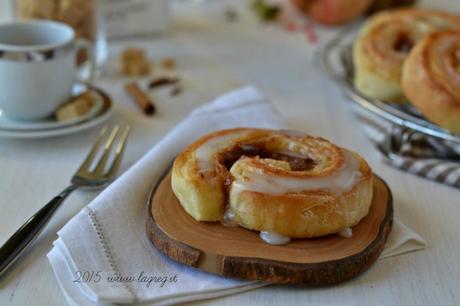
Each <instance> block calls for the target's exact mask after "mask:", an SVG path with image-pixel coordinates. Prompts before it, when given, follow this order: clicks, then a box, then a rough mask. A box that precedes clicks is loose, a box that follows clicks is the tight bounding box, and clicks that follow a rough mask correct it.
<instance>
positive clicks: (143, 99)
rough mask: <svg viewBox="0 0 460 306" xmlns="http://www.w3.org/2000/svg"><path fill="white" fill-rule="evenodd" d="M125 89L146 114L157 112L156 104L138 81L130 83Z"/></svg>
mask: <svg viewBox="0 0 460 306" xmlns="http://www.w3.org/2000/svg"><path fill="white" fill-rule="evenodd" d="M125 89H126V91H127V92H128V93H129V95H130V96H131V97H132V98H133V100H134V101H135V102H136V104H137V105H139V107H140V108H141V109H142V111H143V112H144V113H145V114H146V115H153V114H154V113H155V105H154V104H153V102H152V101H151V100H150V98H149V97H148V96H147V94H146V93H145V92H144V91H143V90H142V89H141V88H140V87H139V85H137V83H128V84H126V85H125Z"/></svg>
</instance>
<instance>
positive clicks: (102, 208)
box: [48, 87, 425, 305]
mask: <svg viewBox="0 0 460 306" xmlns="http://www.w3.org/2000/svg"><path fill="white" fill-rule="evenodd" d="M236 126H251V127H266V128H283V127H286V126H285V125H284V123H283V121H282V119H281V117H280V116H279V114H277V112H276V111H275V110H274V109H273V107H272V106H271V104H270V103H268V101H267V100H266V99H265V98H264V97H263V96H262V95H261V94H260V93H259V92H258V91H257V90H255V89H254V88H252V87H245V88H241V89H238V90H234V91H232V92H230V93H228V94H226V95H224V96H222V97H220V98H217V99H216V100H215V101H213V102H212V103H209V104H207V105H204V106H202V107H200V108H198V109H197V110H195V111H194V112H192V113H191V114H190V115H189V116H188V117H187V118H186V119H185V120H184V121H183V122H182V123H180V124H179V125H178V126H177V127H175V128H174V129H173V130H172V131H171V132H170V133H169V134H168V135H167V136H165V137H164V138H163V139H162V140H161V141H160V142H159V143H158V144H157V145H156V146H154V147H153V148H152V149H151V150H150V152H148V153H147V154H146V155H145V156H144V157H143V158H142V159H141V160H139V161H138V162H137V163H136V164H135V165H134V166H133V167H132V168H131V169H130V170H128V171H127V172H126V173H125V174H123V175H122V176H121V177H120V178H119V179H117V180H116V181H115V182H114V183H112V184H111V185H110V186H109V187H108V188H107V189H106V190H104V191H103V192H102V193H101V194H100V195H99V196H98V197H97V198H96V199H95V200H94V201H93V202H91V203H90V204H89V205H88V206H87V207H85V208H84V209H83V210H82V211H80V212H79V213H78V214H77V215H76V216H75V217H74V218H72V219H71V220H70V221H69V222H68V223H67V224H66V225H65V226H64V227H63V228H62V229H61V230H60V231H59V232H58V235H59V238H58V239H57V240H56V241H55V242H54V247H53V248H52V250H51V251H50V252H49V254H48V258H49V260H50V263H51V265H52V267H53V270H54V273H55V275H56V278H57V280H58V282H59V285H60V286H61V289H62V290H63V292H64V295H65V296H66V298H67V300H68V302H69V304H71V305H104V304H110V303H133V302H142V303H154V304H155V305H169V304H175V303H181V302H188V301H193V300H200V299H205V298H211V297H218V296H223V295H228V294H233V293H237V292H241V291H245V290H249V289H252V288H257V287H260V286H264V285H266V283H263V282H252V281H242V280H237V279H229V278H223V277H220V276H216V275H211V274H208V273H205V272H201V271H199V270H196V269H193V268H189V267H186V266H184V265H181V264H178V263H176V262H174V261H172V260H170V259H168V258H167V257H165V256H164V255H162V254H161V253H159V252H158V251H157V250H156V249H155V248H154V247H153V246H152V245H151V244H150V242H149V241H148V240H147V237H146V233H145V221H146V216H147V214H146V205H147V197H148V194H149V191H150V189H151V187H152V185H153V184H154V183H155V181H156V180H157V179H158V178H159V177H160V176H161V174H162V173H163V172H164V171H165V169H166V168H167V167H168V166H169V165H170V163H171V162H172V159H173V158H174V157H175V156H176V155H177V154H178V153H179V152H180V151H181V150H182V149H183V148H184V147H185V146H186V145H187V144H189V143H191V142H193V141H194V140H195V139H196V138H197V137H199V136H201V135H203V134H206V133H208V132H210V131H213V130H218V129H224V128H231V127H236ZM424 245H425V242H424V240H423V238H421V237H420V236H419V235H417V234H416V233H414V232H413V231H412V230H410V229H409V228H407V227H406V226H404V225H403V224H401V223H400V222H397V221H396V222H395V223H394V227H393V231H392V233H391V236H390V239H389V241H388V243H387V245H386V248H385V250H384V253H383V255H382V256H381V257H385V256H394V255H397V254H401V253H404V252H409V251H414V250H418V249H421V248H423V247H424ZM370 273H372V272H370ZM143 276H144V277H145V278H142V277H143ZM149 280H151V282H150V283H149Z"/></svg>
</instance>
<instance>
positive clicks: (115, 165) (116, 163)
mask: <svg viewBox="0 0 460 306" xmlns="http://www.w3.org/2000/svg"><path fill="white" fill-rule="evenodd" d="M130 129H131V127H130V126H129V125H128V126H126V127H125V129H124V130H123V134H122V135H121V139H120V141H119V142H118V146H117V149H116V151H115V158H114V159H113V162H112V165H110V168H109V171H108V172H107V178H108V179H112V178H113V176H114V175H115V173H116V171H117V169H118V166H119V165H120V161H121V157H122V156H123V152H124V150H125V147H126V140H127V139H128V135H129V130H130Z"/></svg>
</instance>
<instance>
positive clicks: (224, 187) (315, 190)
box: [171, 128, 373, 238]
mask: <svg viewBox="0 0 460 306" xmlns="http://www.w3.org/2000/svg"><path fill="white" fill-rule="evenodd" d="M372 177H373V175H372V171H371V169H370V168H369V166H368V164H367V163H366V161H365V160H364V159H363V158H362V157H360V156H359V155H358V154H356V153H354V152H351V151H349V150H346V149H343V148H341V147H338V146H336V145H334V144H332V143H330V142H329V141H327V140H325V139H322V138H316V137H312V136H308V135H305V134H303V133H299V132H292V131H275V130H266V129H250V128H238V129H230V130H222V131H218V132H214V133H211V134H209V135H206V136H204V137H202V138H201V139H199V140H198V141H196V142H195V143H193V144H192V145H190V146H189V147H188V148H186V149H185V150H184V151H183V152H182V153H181V154H180V155H179V156H178V157H177V158H176V160H175V161H174V164H173V169H172V181H171V184H172V189H173V192H174V194H175V195H176V197H177V198H178V200H179V202H180V204H181V205H182V207H183V208H184V209H185V211H186V212H187V213H188V214H189V215H191V216H192V217H193V218H194V219H195V220H197V221H223V222H229V221H231V222H233V223H235V224H237V225H239V226H242V227H245V228H247V229H250V230H255V231H262V232H263V233H265V234H267V233H268V234H269V235H271V237H278V236H280V237H291V238H310V237H319V236H324V235H328V234H333V233H338V232H341V231H343V230H347V229H348V228H349V227H352V226H354V225H356V224H357V223H358V222H359V221H360V220H361V219H362V218H364V217H365V216H366V215H367V214H368V211H369V207H370V205H371V201H372ZM229 219H230V220H229ZM277 235H278V236H277Z"/></svg>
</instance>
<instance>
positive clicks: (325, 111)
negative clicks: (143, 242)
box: [0, 0, 460, 306]
mask: <svg viewBox="0 0 460 306" xmlns="http://www.w3.org/2000/svg"><path fill="white" fill-rule="evenodd" d="M1 2H4V3H3V8H4V7H5V6H4V5H5V4H6V2H7V1H6V0H0V3H1ZM427 2H428V1H424V2H423V3H422V4H423V5H426V3H427ZM226 3H232V5H233V6H236V5H237V4H238V5H243V7H244V6H247V3H248V1H227V2H226ZM455 4H457V5H458V1H457V0H452V1H437V2H436V3H434V1H433V3H432V4H431V6H437V7H441V8H447V9H452V8H455ZM428 5H430V4H428ZM185 6H187V9H185V10H184V7H185ZM223 7H225V1H218V0H214V1H208V2H207V3H205V4H193V5H192V4H182V9H180V10H179V11H178V12H177V15H176V25H175V27H174V29H173V31H172V32H171V33H170V35H167V36H164V37H160V38H155V39H147V38H146V39H142V40H141V39H137V40H134V41H123V42H117V43H113V44H112V45H111V54H112V55H113V56H116V54H117V53H118V52H119V49H120V48H121V47H122V46H126V45H130V46H132V45H140V46H143V47H145V48H147V49H148V50H149V54H150V56H151V57H152V58H153V59H161V58H163V57H165V56H172V57H174V58H176V59H177V61H178V69H179V71H181V73H182V74H183V75H184V76H185V77H186V88H185V92H184V94H183V96H179V97H177V98H174V99H172V98H169V97H167V95H166V94H159V95H158V98H157V106H158V109H159V112H158V114H157V115H156V116H154V117H146V116H144V115H142V114H141V113H140V111H139V110H138V109H137V108H136V107H135V106H134V104H133V103H132V102H131V101H130V100H129V98H128V97H127V96H126V94H125V93H124V92H123V89H122V87H121V85H122V82H123V80H121V79H119V78H109V79H107V78H106V79H103V80H100V81H98V84H99V85H100V86H101V87H103V88H105V89H106V90H107V91H108V92H109V93H110V94H111V95H112V96H113V97H114V102H115V104H116V110H115V116H114V118H113V119H112V120H111V122H112V123H121V124H125V123H129V124H131V125H132V134H131V137H130V140H129V146H128V148H127V152H126V155H125V158H124V160H123V162H122V169H121V171H123V170H126V169H127V168H128V167H129V166H130V165H132V164H133V163H135V162H136V160H138V159H139V157H140V156H142V154H143V153H145V152H146V151H147V150H148V149H149V148H150V147H152V146H153V145H154V144H155V143H156V142H157V141H158V139H160V138H161V137H162V136H163V135H164V134H165V133H167V131H168V130H169V129H170V128H171V127H173V126H174V125H175V124H176V123H177V122H178V121H179V120H180V119H181V118H183V117H184V116H185V115H186V114H187V113H188V112H189V111H190V110H191V109H193V108H194V107H196V106H197V105H199V104H201V103H204V102H207V101H209V100H210V99H212V98H213V97H215V96H217V95H219V94H220V93H223V92H225V91H226V90H228V89H232V88H235V87H237V86H239V85H241V84H245V83H247V84H252V85H255V86H256V87H258V88H259V89H260V90H261V91H262V92H263V93H264V94H265V95H266V96H267V97H268V98H269V99H270V100H271V101H273V103H274V105H275V106H276V108H277V109H278V110H279V111H280V112H281V114H282V115H284V116H285V117H286V118H287V119H288V122H289V123H290V125H291V127H292V128H296V129H300V130H304V131H307V132H309V133H311V134H314V135H320V136H323V137H326V138H329V139H330V140H332V141H334V142H336V143H338V144H340V145H343V146H345V147H348V148H352V149H354V150H356V151H358V152H360V153H361V154H362V155H363V156H365V157H366V158H367V159H368V160H369V162H370V164H371V166H372V167H373V169H374V171H375V172H376V173H378V174H379V175H381V176H382V177H383V178H384V179H385V180H386V181H387V182H388V183H389V185H390V186H391V188H392V190H393V193H394V204H395V215H396V216H397V217H398V218H399V219H400V220H401V221H403V222H404V223H405V224H406V225H408V226H409V227H411V228H412V229H414V230H415V231H416V232H418V233H419V234H420V235H422V236H423V237H424V238H425V239H426V240H427V241H428V243H429V245H428V247H427V248H426V249H425V250H423V251H418V252H414V253H410V254H405V255H402V256H397V257H392V258H388V259H384V260H380V261H378V262H377V263H376V264H375V265H374V266H373V267H372V268H371V269H370V270H369V271H368V272H367V273H365V274H363V275H362V276H360V277H358V278H356V279H354V280H352V281H349V282H346V283H344V284H342V285H339V286H333V287H328V288H302V287H292V286H269V287H266V288H263V289H258V290H254V291H250V292H246V293H242V294H238V295H234V296H229V297H225V298H219V299H214V300H209V301H205V302H199V303H195V304H196V305H198V304H209V305H297V304H302V305H336V304H337V305H338V304H340V305H460V261H459V260H458V254H459V253H460V235H458V233H459V232H460V222H458V216H460V191H459V190H455V189H453V188H450V187H447V186H443V185H440V184H437V183H433V182H430V181H427V180H424V179H421V178H418V177H415V176H412V175H410V174H406V173H403V172H401V171H399V170H396V169H394V168H391V167H389V166H387V165H385V164H383V163H382V161H381V160H380V159H379V156H378V155H377V153H376V151H375V150H374V149H373V147H372V146H371V144H370V142H369V141H368V140H367V139H366V138H365V136H364V134H363V132H362V130H361V128H360V126H359V124H358V123H357V122H356V120H355V119H354V118H353V116H352V114H351V112H350V109H349V108H348V106H347V104H346V103H345V100H344V98H343V97H342V95H341V93H340V91H339V89H338V88H337V87H336V86H335V85H334V84H333V83H332V82H331V81H329V80H328V79H327V77H325V76H324V74H323V73H322V72H321V69H320V65H319V63H318V62H317V58H315V57H313V56H312V54H313V53H314V52H315V50H316V49H315V48H316V47H317V46H316V47H315V46H312V45H311V44H310V43H308V41H307V40H306V39H305V37H304V36H303V35H301V34H289V33H286V32H285V31H283V30H282V29H281V28H279V27H276V26H269V25H262V24H260V23H258V22H255V21H254V20H253V19H252V18H250V17H248V16H246V15H244V16H243V15H242V16H240V17H241V18H240V20H239V21H238V22H236V23H226V22H224V21H223V17H222V8H223ZM456 9H457V11H460V10H459V9H460V8H458V7H457V8H456ZM0 11H3V10H2V7H0ZM328 32H330V33H326V35H325V36H324V37H321V39H326V38H327V36H330V35H329V34H331V35H332V34H333V33H334V32H335V30H329V31H328ZM203 124H206V123H205V122H203ZM96 135H97V129H93V130H90V131H88V132H84V133H81V134H77V135H72V136H67V137H59V138H53V139H44V140H28V141H25V140H7V139H0V169H1V175H0V211H1V214H0V243H3V242H4V241H5V240H6V239H7V238H8V237H9V236H10V235H11V234H12V233H13V232H14V231H15V230H16V229H17V228H18V227H19V226H20V225H21V224H22V223H23V222H24V221H25V220H26V219H27V218H28V217H29V216H30V215H31V214H33V213H34V212H35V211H36V210H37V209H38V208H40V207H41V206H42V205H44V204H45V203H46V202H47V201H48V200H50V199H51V198H52V196H54V195H55V194H57V193H58V192H60V191H61V189H63V188H64V187H65V186H66V184H67V182H68V179H69V177H70V176H71V174H72V173H73V172H74V171H75V169H76V167H77V166H78V165H79V163H80V162H81V160H82V159H83V157H84V156H85V154H86V152H87V150H88V148H89V146H90V145H91V143H92V142H93V140H94V138H95V136H96ZM96 194H97V192H88V191H77V192H75V193H74V194H73V195H71V197H70V198H69V199H68V200H66V202H65V205H64V206H63V207H62V208H61V209H60V210H59V211H58V212H57V214H56V216H55V217H54V218H53V219H52V221H51V223H50V224H49V225H48V226H47V227H46V229H45V230H44V232H43V233H42V234H41V236H40V238H39V239H38V240H37V241H36V242H35V243H34V245H33V247H32V248H30V249H29V250H28V252H27V253H26V254H25V256H22V257H21V259H20V260H19V261H18V262H17V263H16V265H15V267H14V269H13V271H11V272H10V273H8V274H7V275H6V276H5V277H3V279H1V280H0V304H1V305H50V306H51V305H64V304H65V299H64V296H63V294H62V292H61V291H60V289H59V287H58V284H57V282H56V280H55V278H54V275H53V272H52V270H51V267H50V265H49V263H48V260H47V258H46V253H47V252H48V250H49V249H50V246H51V243H52V241H53V240H54V239H55V238H56V232H57V230H59V229H60V228H61V227H62V226H63V225H64V224H65V223H66V222H67V221H68V220H69V219H70V218H71V217H72V216H73V215H75V213H77V212H78V211H79V210H80V209H81V208H82V207H84V206H85V205H86V204H87V203H88V202H90V201H91V199H93V198H94V197H95V196H96Z"/></svg>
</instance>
